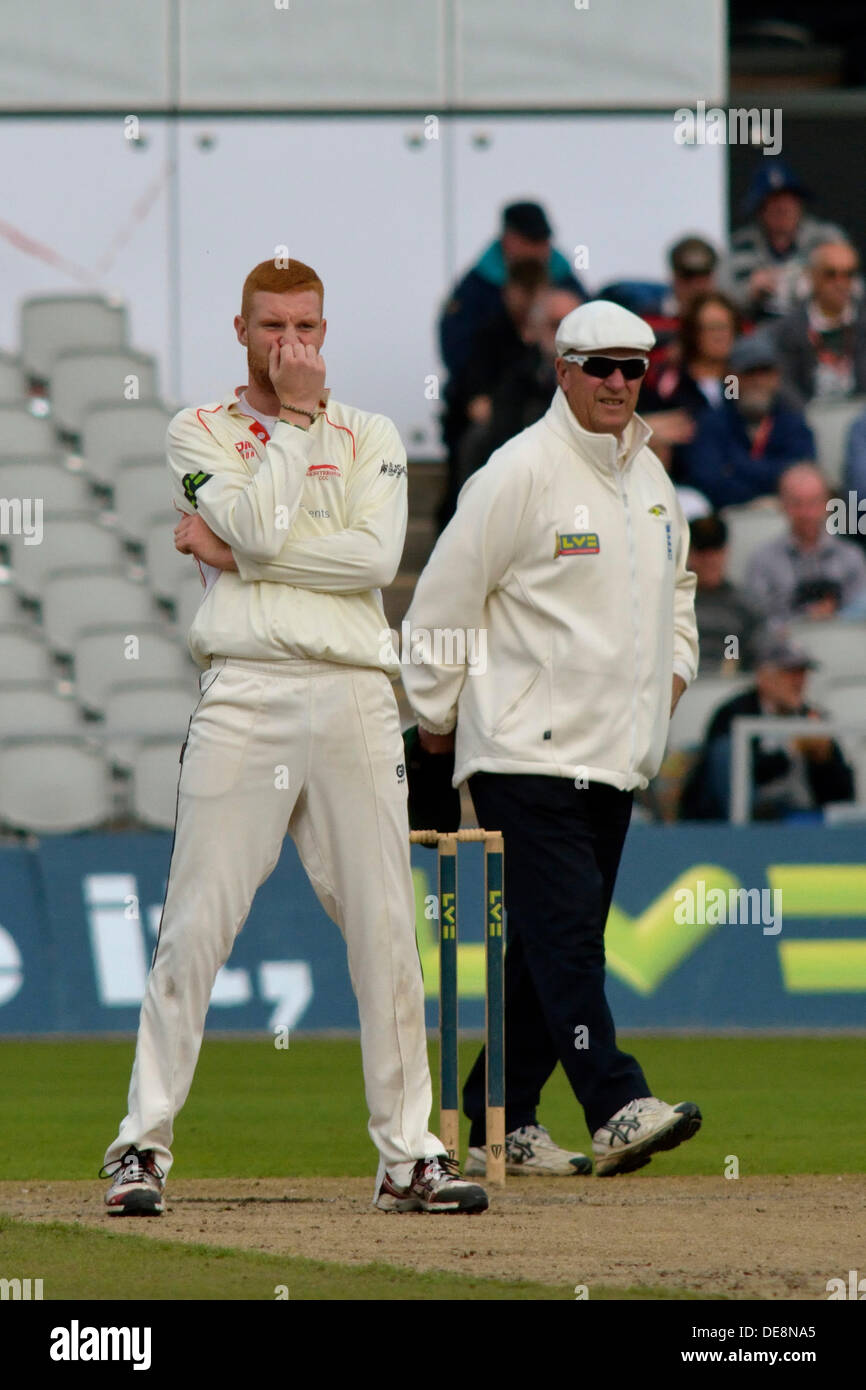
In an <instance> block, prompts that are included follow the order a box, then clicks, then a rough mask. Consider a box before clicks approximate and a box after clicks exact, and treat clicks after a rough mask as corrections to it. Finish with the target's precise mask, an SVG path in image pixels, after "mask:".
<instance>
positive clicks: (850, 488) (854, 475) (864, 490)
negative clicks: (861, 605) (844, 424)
mask: <svg viewBox="0 0 866 1390" xmlns="http://www.w3.org/2000/svg"><path fill="white" fill-rule="evenodd" d="M851 492H853V493H854V505H855V508H856V514H857V532H856V534H855V533H854V532H853V530H850V529H849V532H848V534H849V535H850V537H851V540H853V541H857V542H858V543H859V544H860V545H861V546H862V547H863V549H864V550H866V410H864V411H863V413H862V415H858V416H857V419H856V420H855V421H854V423H853V425H852V426H851V431H850V433H849V435H848V442H847V444H846V446H845V483H844V495H845V498H846V501H847V498H848V494H849V493H851ZM861 526H862V530H861V529H860V528H861Z"/></svg>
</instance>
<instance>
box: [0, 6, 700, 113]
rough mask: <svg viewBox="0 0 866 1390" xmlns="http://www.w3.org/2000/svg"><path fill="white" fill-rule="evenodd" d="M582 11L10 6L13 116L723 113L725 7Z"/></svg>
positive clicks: (2, 44) (5, 21)
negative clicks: (711, 108) (597, 110)
mask: <svg viewBox="0 0 866 1390" xmlns="http://www.w3.org/2000/svg"><path fill="white" fill-rule="evenodd" d="M577 3H580V4H584V3H585V4H586V8H578V7H577ZM577 3H576V0H533V3H529V2H528V0H255V3H247V2H246V0H74V3H70V0H21V3H17V0H2V3H0V110H3V109H6V110H10V109H27V110H40V109H59V110H64V109H65V110H85V111H86V110H100V109H101V110H106V109H120V108H123V109H125V110H128V111H131V112H135V111H136V110H137V109H140V110H147V109H150V110H158V109H164V108H166V107H171V106H174V105H175V103H176V104H177V105H179V107H180V109H181V110H189V109H192V108H199V109H201V108H208V109H222V110H226V109H229V108H231V109H235V110H270V111H280V110H299V109H305V110H329V109H360V108H364V107H366V108H373V109H379V110H388V109H389V108H390V109H394V108H396V107H400V108H406V107H413V108H415V109H423V108H429V109H430V110H431V111H432V112H436V111H437V110H440V111H441V109H442V108H443V107H444V106H446V105H450V106H452V107H453V106H457V107H461V106H463V107H465V106H469V107H479V106H492V107H500V108H503V107H504V108H517V109H519V108H522V107H530V108H531V107H543V108H550V107H606V108H612V107H619V108H622V109H628V108H647V107H652V106H665V105H671V106H679V105H683V104H693V103H694V102H695V100H697V98H699V97H701V98H703V99H704V100H706V101H707V102H708V103H710V104H712V103H713V102H716V101H719V100H720V99H722V97H723V94H724V90H725V83H724V66H723V64H724V52H725V33H724V15H725V6H724V0H686V3H683V0H577Z"/></svg>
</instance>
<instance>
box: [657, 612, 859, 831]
mask: <svg viewBox="0 0 866 1390" xmlns="http://www.w3.org/2000/svg"><path fill="white" fill-rule="evenodd" d="M814 665H815V663H814V662H812V661H810V660H809V657H808V655H807V654H806V652H805V651H803V649H802V648H801V647H798V646H796V645H795V644H794V643H793V642H792V641H791V640H790V638H789V637H788V636H787V635H786V634H785V632H784V631H783V630H779V629H776V630H773V629H769V630H768V631H767V632H766V633H765V634H764V637H763V639H762V642H761V645H760V648H759V652H758V657H757V667H756V673H755V684H754V686H753V687H752V688H751V689H750V690H745V691H743V692H742V694H740V695H737V696H735V698H734V699H733V700H729V701H728V702H727V704H724V705H722V707H721V709H718V710H716V713H715V714H714V715H713V718H712V720H711V721H710V727H709V729H708V730H707V735H706V739H705V741H704V745H703V748H702V749H701V753H700V756H699V757H698V761H697V762H696V764H695V766H694V767H693V769H692V771H691V773H690V774H689V776H688V777H687V779H686V782H685V785H684V786H683V791H682V796H681V798H680V812H679V813H680V819H681V820H727V818H728V812H729V807H730V796H731V745H732V737H731V729H732V725H733V722H734V720H735V719H736V718H738V717H739V716H740V715H752V716H754V715H764V716H766V717H768V718H771V717H773V716H784V717H788V718H790V717H791V716H792V715H801V716H803V717H804V718H805V719H820V717H821V715H820V713H819V711H818V710H816V709H813V708H812V706H810V705H808V704H806V702H805V700H804V690H805V686H806V678H807V675H808V673H809V671H810V670H812V669H813V668H814ZM751 778H752V789H753V790H752V815H753V817H754V818H755V819H756V820H781V819H783V818H784V817H786V816H788V815H790V814H792V813H794V812H798V811H800V812H802V811H814V810H817V809H819V808H820V807H822V806H826V805H827V804H828V802H831V801H853V799H854V777H853V774H852V772H851V768H850V767H849V766H848V764H847V763H846V761H845V759H844V757H843V756H842V752H841V750H840V748H839V747H838V745H837V744H836V743H835V742H834V740H833V739H831V738H827V737H817V738H814V737H809V736H807V735H801V736H799V737H796V738H790V737H788V736H784V735H780V734H774V733H773V731H772V729H768V730H767V733H766V734H764V735H758V736H756V737H755V738H753V739H752V740H751Z"/></svg>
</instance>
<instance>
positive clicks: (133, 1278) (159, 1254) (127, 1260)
mask: <svg viewBox="0 0 866 1390" xmlns="http://www.w3.org/2000/svg"><path fill="white" fill-rule="evenodd" d="M440 1219H441V1218H440ZM0 1252H2V1258H3V1267H4V1269H9V1270H13V1269H24V1270H33V1269H38V1270H39V1277H40V1278H41V1279H42V1280H43V1283H44V1286H45V1290H46V1295H45V1296H46V1298H50V1299H68V1300H71V1301H74V1302H76V1303H78V1302H80V1301H81V1300H90V1299H112V1300H115V1299H119V1300H124V1299H125V1300H132V1301H135V1302H138V1301H140V1300H146V1299H158V1300H162V1301H166V1302H171V1301H174V1300H177V1299H181V1300H188V1299H210V1300H226V1299H228V1300H236V1299H243V1300H256V1301H261V1300H268V1299H276V1298H277V1297H281V1298H286V1297H288V1298H289V1299H290V1300H291V1301H293V1302H300V1301H304V1302H322V1301H334V1300H336V1301H339V1300H350V1301H352V1302H358V1301H376V1302H379V1301H382V1300H387V1301H397V1300H399V1301H401V1302H403V1301H405V1300H413V1301H414V1300H422V1299H423V1300H424V1301H425V1302H429V1301H431V1300H433V1301H445V1300H447V1301H453V1300H455V1299H459V1300H461V1301H472V1302H478V1301H483V1302H497V1303H498V1302H503V1301H506V1302H511V1301H519V1302H528V1301H529V1302H545V1303H549V1302H556V1303H568V1302H572V1301H573V1299H574V1294H573V1292H572V1290H571V1288H570V1287H567V1286H564V1285H562V1284H540V1283H534V1282H532V1281H530V1280H524V1279H515V1280H505V1279H489V1278H479V1279H473V1278H472V1276H471V1275H468V1274H450V1273H417V1272H416V1271H414V1270H411V1269H402V1268H397V1267H396V1266H395V1265H388V1264H381V1263H373V1264H365V1265H346V1264H339V1263H337V1262H333V1261H324V1260H308V1259H303V1258H301V1257H299V1256H296V1255H295V1256H291V1255H262V1254H258V1253H257V1252H255V1251H250V1250H235V1249H231V1248H225V1249H220V1248H219V1247H215V1246H212V1245H177V1244H174V1243H172V1242H171V1241H167V1240H165V1241H162V1240H151V1241H148V1245H147V1258H146V1259H142V1257H141V1250H140V1247H139V1242H138V1241H137V1240H134V1239H130V1238H129V1237H128V1236H125V1235H121V1234H119V1233H118V1234H115V1233H114V1232H113V1231H92V1230H81V1229H80V1228H79V1227H77V1226H73V1225H70V1224H69V1223H67V1222H61V1221H52V1222H48V1223H46V1224H45V1225H38V1226H36V1225H33V1224H31V1223H29V1222H26V1221H15V1220H11V1219H10V1218H9V1217H6V1216H2V1215H0ZM592 1296H593V1301H594V1302H596V1303H598V1302H600V1301H601V1302H608V1301H610V1300H616V1301H622V1300H625V1301H627V1302H637V1301H642V1302H643V1301H652V1302H656V1301H658V1300H659V1299H664V1300H666V1301H672V1302H679V1301H681V1300H682V1299H684V1298H689V1299H691V1298H693V1297H694V1295H693V1294H690V1293H687V1292H686V1291H685V1290H682V1291H680V1292H672V1291H671V1290H669V1289H662V1288H653V1287H649V1286H648V1287H645V1288H641V1289H608V1288H603V1287H599V1286H598V1285H595V1286H594V1287H593V1291H592Z"/></svg>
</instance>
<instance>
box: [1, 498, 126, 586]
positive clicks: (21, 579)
mask: <svg viewBox="0 0 866 1390" xmlns="http://www.w3.org/2000/svg"><path fill="white" fill-rule="evenodd" d="M42 528H43V533H42V539H41V541H40V542H39V544H37V545H31V544H28V538H27V537H26V536H24V535H18V536H10V537H8V540H7V544H8V546H9V550H10V553H11V565H12V582H13V584H14V585H15V588H16V589H17V590H18V592H19V593H21V594H23V595H24V597H25V598H27V599H31V600H33V601H35V602H38V601H40V600H41V598H42V593H43V590H44V588H45V584H46V581H47V578H48V575H49V573H50V572H51V571H52V570H59V569H63V568H66V567H69V566H78V565H87V566H88V567H90V568H93V567H94V566H118V565H120V563H121V561H122V554H121V549H120V544H119V541H118V537H117V533H116V532H115V531H113V530H111V529H110V528H109V527H107V526H104V525H103V524H102V523H101V522H100V521H99V519H98V517H96V516H95V515H94V514H93V512H88V511H82V512H59V511H58V512H54V511H50V512H44V513H43V517H42Z"/></svg>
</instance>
